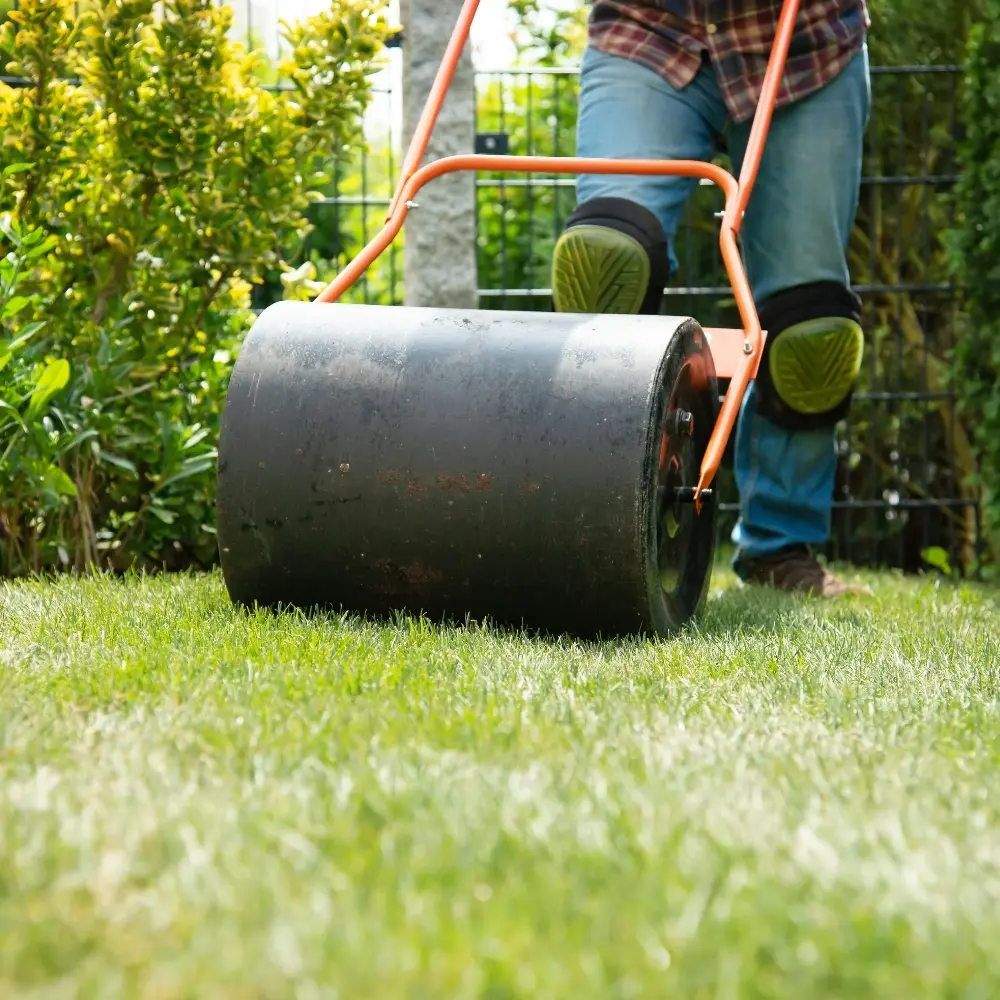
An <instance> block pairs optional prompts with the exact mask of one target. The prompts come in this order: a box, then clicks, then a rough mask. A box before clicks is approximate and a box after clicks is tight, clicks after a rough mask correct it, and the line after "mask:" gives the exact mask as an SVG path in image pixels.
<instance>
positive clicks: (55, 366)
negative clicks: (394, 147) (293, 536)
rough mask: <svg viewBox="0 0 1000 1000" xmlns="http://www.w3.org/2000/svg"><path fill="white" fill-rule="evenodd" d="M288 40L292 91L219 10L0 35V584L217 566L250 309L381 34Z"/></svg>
mask: <svg viewBox="0 0 1000 1000" xmlns="http://www.w3.org/2000/svg"><path fill="white" fill-rule="evenodd" d="M379 7H380V5H377V4H373V3H367V2H365V0H337V2H335V3H333V4H332V5H331V7H330V9H329V10H327V11H326V12H324V13H321V14H319V15H317V16H314V17H312V18H309V19H307V20H304V21H302V22H300V23H297V24H295V25H289V26H285V29H284V31H285V40H286V49H287V51H288V55H287V57H286V58H285V59H284V60H283V61H282V63H281V65H280V66H278V67H277V69H278V76H279V78H280V80H281V81H282V82H283V84H284V86H283V87H282V88H280V89H275V88H266V87H264V86H263V85H262V84H261V81H260V79H259V76H258V75H257V73H256V68H257V67H256V65H255V63H256V58H257V57H256V56H254V55H252V54H248V53H247V52H246V51H244V49H243V48H242V47H241V46H240V45H238V44H236V43H234V42H233V41H232V40H231V37H230V35H229V34H228V29H229V27H230V20H229V19H230V13H229V9H228V7H226V6H221V7H216V6H214V5H213V3H212V2H211V0H167V2H163V3H157V2H154V0H101V2H96V3H93V4H91V5H89V6H86V5H85V6H83V7H82V8H79V9H78V6H77V5H76V4H75V3H74V2H73V0H22V3H21V4H20V7H19V10H17V11H14V12H12V13H11V14H10V15H8V20H7V21H6V23H5V24H4V26H3V28H2V31H0V60H2V63H3V67H4V69H3V71H4V73H5V74H6V75H8V76H13V77H20V78H23V79H24V80H25V81H26V86H18V87H11V86H6V85H3V84H0V216H2V218H3V225H2V236H0V241H2V249H0V257H4V260H3V263H2V265H0V294H2V296H3V301H2V304H0V366H2V371H0V575H16V574H19V573H22V572H25V571H31V570H40V569H46V568H50V567H52V568H54V567H59V566H70V567H75V568H83V567H85V566H87V565H92V564H99V565H106V566H112V567H115V568H125V567H133V566H155V567H161V566H165V567H180V566H188V565H206V564H209V563H211V562H212V561H214V559H215V557H216V543H215V538H214V529H213V520H214V518H213V514H214V487H215V460H216V454H215V437H216V430H217V427H218V422H219V416H220V411H221V407H222V403H223V400H224V395H225V388H226V381H227V378H228V375H229V372H230V369H231V364H232V361H233V357H234V354H235V352H236V351H237V350H238V346H239V343H240V340H241V337H242V336H243V335H244V334H245V332H246V330H247V328H248V326H249V323H250V322H251V320H252V314H251V312H250V302H251V291H252V289H253V287H254V285H255V284H257V283H259V282H260V280H261V278H262V275H264V274H267V273H273V272H274V271H275V270H279V269H280V268H281V267H282V264H283V260H284V259H285V258H286V257H289V256H290V255H292V254H294V253H295V250H296V247H300V246H301V245H302V243H303V241H304V240H305V239H306V237H307V235H308V231H309V224H308V222H307V218H306V210H307V209H308V207H309V205H310V202H311V200H312V197H313V196H312V195H311V194H310V192H312V191H315V190H316V188H317V187H319V186H320V185H322V184H324V183H326V180H327V178H326V177H325V176H324V174H323V173H322V172H321V167H323V166H324V165H327V164H329V163H330V162H331V158H333V157H337V156H340V155H342V154H344V153H346V152H348V151H350V150H351V149H354V148H356V147H357V146H358V145H359V143H360V141H361V135H360V123H361V116H362V113H363V111H364V109H365V107H366V105H367V102H368V100H369V95H370V90H371V75H372V74H373V72H374V71H375V70H376V69H377V67H378V65H379V60H380V52H381V47H382V43H383V39H384V37H385V32H386V26H385V24H384V22H383V20H382V18H381V16H380V15H379V14H378V9H379Z"/></svg>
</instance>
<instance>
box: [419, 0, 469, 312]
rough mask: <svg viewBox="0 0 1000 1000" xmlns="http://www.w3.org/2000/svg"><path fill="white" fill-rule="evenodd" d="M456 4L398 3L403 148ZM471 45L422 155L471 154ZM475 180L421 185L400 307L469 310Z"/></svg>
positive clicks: (451, 0) (437, 0) (440, 0)
mask: <svg viewBox="0 0 1000 1000" xmlns="http://www.w3.org/2000/svg"><path fill="white" fill-rule="evenodd" d="M461 6H462V4H461V0H401V2H400V21H401V23H402V27H403V138H404V142H405V143H409V141H410V137H411V136H412V135H413V131H414V129H415V128H416V124H417V121H418V119H419V117H420V113H421V111H422V110H423V107H424V102H425V101H426V99H427V95H428V93H429V92H430V88H431V84H432V83H433V81H434V76H435V74H436V73H437V70H438V67H439V66H440V64H441V58H442V56H443V55H444V50H445V46H446V45H447V44H448V39H449V38H450V37H451V33H452V30H453V29H454V26H455V21H456V20H457V19H458V13H459V10H460V9H461ZM470 49H471V45H467V46H466V49H465V52H464V53H463V56H462V59H461V61H460V62H459V65H458V67H457V69H456V71H455V77H454V80H453V82H452V85H451V87H450V89H449V91H448V96H447V98H446V99H445V102H444V105H443V107H442V108H441V114H440V116H439V117H438V121H437V125H436V126H435V128H434V132H433V133H432V135H431V141H430V144H429V145H428V147H427V153H426V156H425V158H424V162H425V163H426V162H427V161H428V160H431V159H438V158H439V157H441V156H451V155H453V154H458V153H471V152H473V151H474V148H473V147H474V144H475V86H474V81H473V75H472V59H471V52H470ZM475 198H476V191H475V175H474V174H472V173H460V174H451V175H450V176H445V177H439V178H438V179H437V180H435V181H432V182H431V183H430V184H428V185H427V187H425V188H424V189H423V190H422V191H421V192H420V193H419V194H418V195H417V198H416V201H417V204H418V205H419V207H418V208H416V209H414V210H413V211H411V212H410V214H409V216H408V218H407V220H406V224H405V226H404V229H403V275H404V281H405V291H404V296H405V302H406V304H407V305H412V306H441V307H447V308H466V309H468V308H475V307H476V306H477V305H478V300H477V297H476V288H477V277H476V202H475Z"/></svg>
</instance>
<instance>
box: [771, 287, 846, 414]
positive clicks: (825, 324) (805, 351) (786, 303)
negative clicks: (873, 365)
mask: <svg viewBox="0 0 1000 1000" xmlns="http://www.w3.org/2000/svg"><path fill="white" fill-rule="evenodd" d="M757 312H758V315H759V317H760V325H761V327H762V329H764V330H766V331H767V339H766V340H765V342H764V350H763V352H762V354H761V359H760V367H759V369H758V371H757V380H756V381H757V389H756V398H757V412H758V413H759V414H761V416H764V417H767V418H768V419H769V420H770V421H771V422H772V423H774V424H777V425H778V426H779V427H783V428H785V429H786V430H815V429H818V428H821V427H832V426H833V425H834V424H836V423H837V422H838V421H840V420H843V419H844V418H845V417H846V416H847V413H848V411H849V410H850V407H851V400H852V398H853V395H854V388H855V384H856V382H857V378H858V375H859V374H860V373H861V362H862V358H863V356H864V333H863V332H862V329H861V300H860V299H859V298H858V297H857V295H856V294H855V293H854V292H853V291H852V290H851V289H850V288H847V287H845V286H844V285H842V284H839V283H838V282H835V281H818V282H814V283H812V284H808V285H799V286H797V287H795V288H789V289H787V290H786V291H783V292H778V293H777V294H776V295H773V296H772V297H771V298H769V299H767V300H766V301H765V302H764V303H763V304H761V305H760V306H759V307H758V310H757Z"/></svg>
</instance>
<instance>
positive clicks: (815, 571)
mask: <svg viewBox="0 0 1000 1000" xmlns="http://www.w3.org/2000/svg"><path fill="white" fill-rule="evenodd" d="M740 575H741V576H742V577H743V582H744V583H746V584H749V585H750V586H758V587H773V588H774V589H775V590H781V591H784V592H786V593H789V594H807V595H809V596H811V597H824V598H829V597H843V596H844V595H845V594H855V595H867V596H871V593H872V591H871V588H869V587H866V586H864V585H863V584H853V583H847V582H846V581H844V580H841V579H840V578H839V577H836V576H834V575H833V574H832V573H831V572H830V571H829V570H827V569H826V568H825V567H823V566H821V565H820V563H819V560H818V559H817V558H816V556H815V554H814V553H813V550H812V549H811V548H810V547H809V546H808V545H796V546H793V547H792V548H788V549H783V550H782V551H781V552H776V553H775V554H774V555H770V556H762V557H760V558H758V559H753V560H747V561H746V562H745V563H744V564H743V566H742V567H741V571H740Z"/></svg>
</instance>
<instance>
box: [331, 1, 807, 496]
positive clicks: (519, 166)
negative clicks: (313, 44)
mask: <svg viewBox="0 0 1000 1000" xmlns="http://www.w3.org/2000/svg"><path fill="white" fill-rule="evenodd" d="M479 2H480V0H465V3H464V4H463V5H462V10H461V13H460V14H459V17H458V21H457V23H456V25H455V29H454V31H453V32H452V35H451V38H450V40H449V42H448V46H447V48H446V49H445V54H444V58H443V59H442V61H441V65H440V67H439V68H438V72H437V75H436V76H435V78H434V83H433V84H432V86H431V90H430V93H429V94H428V96H427V101H426V103H425V105H424V109H423V112H422V113H421V116H420V120H419V121H418V123H417V127H416V129H415V130H414V133H413V138H412V139H411V141H410V145H409V148H408V149H407V152H406V157H405V159H404V161H403V167H402V170H401V172H400V177H399V182H398V183H397V185H396V191H395V193H394V194H393V198H392V202H391V204H390V206H389V214H388V218H387V219H386V223H385V226H384V227H383V228H382V230H381V231H380V232H379V234H378V235H377V236H376V237H375V238H374V239H373V240H372V241H371V242H370V243H368V245H367V246H366V247H365V248H364V249H363V250H362V251H361V252H360V253H359V254H358V255H357V257H355V258H354V259H353V260H352V261H351V262H350V263H349V264H348V265H347V267H345V268H344V270H343V271H341V272H340V274H338V275H337V277H336V278H335V279H334V280H333V281H332V282H331V283H330V284H329V285H328V286H327V288H325V289H324V290H323V291H322V292H321V293H320V294H319V296H317V298H316V300H315V301H316V302H336V301H337V300H338V299H339V298H340V297H341V296H342V295H343V294H344V292H345V291H347V289H348V288H350V287H351V285H353V284H354V282H355V281H357V280H358V278H360V277H361V275H362V274H364V272H365V271H366V270H367V269H368V268H369V267H370V266H371V264H372V262H373V261H374V260H375V259H376V258H377V257H378V256H379V255H380V254H381V253H382V251H383V250H385V249H386V247H388V246H389V245H390V244H391V243H392V241H393V240H394V239H395V238H396V236H397V235H398V234H399V231H400V230H401V229H402V228H403V223H404V221H405V220H406V216H407V213H408V212H409V210H410V207H411V205H412V203H413V199H414V197H415V195H416V194H417V192H418V191H419V190H420V189H421V188H422V187H423V186H424V185H425V184H427V183H428V182H429V181H432V180H434V179H435V178H436V177H441V176H442V175H444V174H449V173H455V172H456V171H460V170H488V171H497V172H501V171H510V172H514V173H531V172H534V171H541V172H544V173H551V174H587V173H592V174H616V175H618V174H632V175H643V176H657V177H658V176H663V177H669V176H673V177H696V178H702V179H705V180H709V181H711V182H712V183H713V184H715V185H717V186H718V187H720V188H721V189H722V191H723V193H724V194H725V197H726V207H725V211H724V212H723V216H722V224H721V226H720V227H719V248H720V250H721V251H722V259H723V263H724V264H725V267H726V273H727V275H728V276H729V281H730V284H731V285H732V288H733V294H734V296H735V298H736V306H737V308H738V309H739V313H740V319H741V321H742V323H743V331H742V332H743V358H742V360H741V361H740V362H739V363H737V364H736V365H735V368H734V370H733V372H732V380H731V381H730V384H729V389H728V391H727V392H726V398H725V400H724V402H723V404H722V408H721V409H720V411H719V417H718V420H716V423H715V427H714V428H713V430H712V435H711V437H710V438H709V441H708V445H707V447H706V448H705V455H704V457H703V459H702V463H701V474H700V477H699V479H698V486H697V489H696V491H695V497H696V499H695V507H696V508H697V509H698V510H699V511H700V509H701V494H702V491H703V490H706V489H708V488H709V486H711V484H712V480H713V479H714V478H715V474H716V472H717V471H718V469H719V465H720V464H721V462H722V456H723V454H724V453H725V450H726V444H727V442H728V440H729V435H730V434H731V433H732V429H733V427H734V426H735V424H736V418H737V416H738V415H739V407H740V403H741V402H742V400H743V395H744V393H745V392H746V388H747V385H748V384H749V383H750V381H751V380H752V379H753V378H754V377H755V375H756V371H757V365H758V363H759V362H760V354H761V351H762V349H763V346H764V334H763V332H762V330H761V328H760V319H759V318H758V316H757V307H756V306H755V304H754V301H753V293H752V292H751V290H750V283H749V281H748V280H747V276H746V271H745V270H744V268H743V261H742V259H741V257H740V252H739V246H738V244H737V236H738V235H739V231H740V227H741V226H742V224H743V213H744V212H745V211H746V207H747V205H748V204H749V201H750V194H751V192H752V190H753V186H754V182H755V181H756V179H757V171H758V170H759V169H760V161H761V157H762V156H763V153H764V143H765V141H766V139H767V133H768V130H769V129H770V126H771V118H772V116H773V114H774V107H775V104H776V102H777V98H778V91H779V89H780V87H781V79H782V76H783V75H784V71H785V62H786V60H787V57H788V47H789V45H790V44H791V40H792V34H793V31H794V28H795V18H796V16H797V15H798V11H799V0H784V2H783V4H782V7H781V13H780V14H779V16H778V24H777V29H776V31H775V38H774V46H773V48H772V50H771V56H770V58H769V59H768V64H767V72H766V73H765V74H764V82H763V84H762V86H761V93H760V99H759V101H758V104H757V111H756V113H755V115H754V119H753V124H752V125H751V128H750V137H749V139H748V141H747V148H746V153H745V154H744V158H743V168H742V170H741V171H740V176H739V180H737V179H736V178H735V177H733V175H732V174H731V173H729V172H728V171H727V170H723V169H722V168H721V167H719V166H716V165H715V164H713V163H703V162H701V161H696V160H613V159H593V158H590V159H587V158H583V157H576V156H484V155H477V154H468V155H463V156H449V157H445V158H444V159H440V160H435V161H433V162H431V163H428V164H426V165H424V166H423V167H421V166H420V163H421V161H422V160H423V158H424V154H425V153H426V152H427V144H428V142H429V141H430V137H431V133H432V132H433V130H434V126H435V124H436V123H437V119H438V115H439V114H440V112H441V106H442V105H443V103H444V98H445V94H446V93H447V91H448V87H449V86H450V85H451V81H452V79H453V77H454V75H455V68H456V66H457V65H458V61H459V59H460V58H461V55H462V50H463V49H464V48H465V45H466V43H467V42H468V39H469V32H470V30H471V28H472V22H473V20H474V19H475V16H476V11H477V10H478V8H479Z"/></svg>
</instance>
